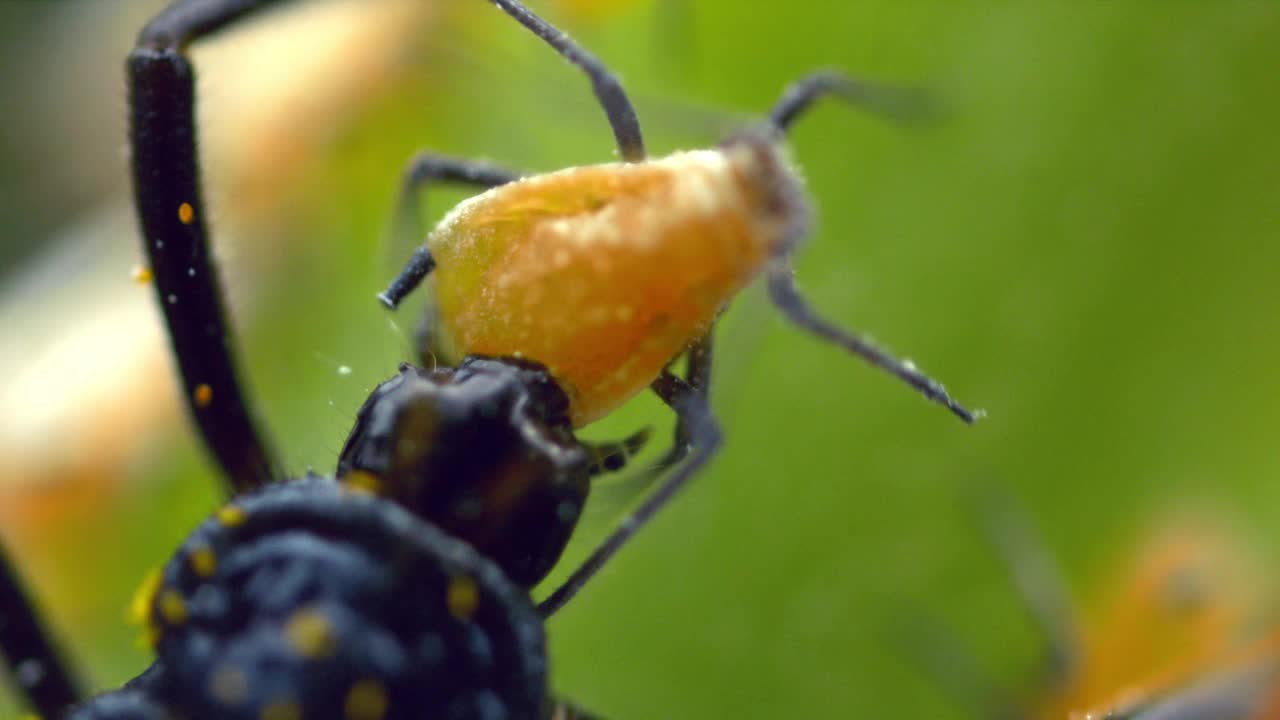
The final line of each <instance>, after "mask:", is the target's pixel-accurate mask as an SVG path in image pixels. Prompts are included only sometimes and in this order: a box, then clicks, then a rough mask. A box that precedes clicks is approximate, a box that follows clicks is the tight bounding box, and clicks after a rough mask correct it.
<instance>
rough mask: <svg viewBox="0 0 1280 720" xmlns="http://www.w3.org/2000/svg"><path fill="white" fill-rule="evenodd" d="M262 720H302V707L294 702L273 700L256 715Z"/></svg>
mask: <svg viewBox="0 0 1280 720" xmlns="http://www.w3.org/2000/svg"><path fill="white" fill-rule="evenodd" d="M258 717H259V718H261V719H262V720H302V707H301V706H299V705H298V703H297V702H296V701H294V700H273V701H271V702H269V703H267V704H266V705H264V706H263V707H262V712H260V713H258Z"/></svg>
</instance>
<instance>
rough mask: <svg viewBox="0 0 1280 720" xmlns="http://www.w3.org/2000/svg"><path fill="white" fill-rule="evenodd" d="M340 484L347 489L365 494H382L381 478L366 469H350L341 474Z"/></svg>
mask: <svg viewBox="0 0 1280 720" xmlns="http://www.w3.org/2000/svg"><path fill="white" fill-rule="evenodd" d="M342 484H343V486H344V487H346V488H347V489H348V490H350V491H352V492H357V493H365V494H367V495H381V494H382V479H381V478H379V477H378V476H377V475H374V474H373V473H371V472H369V471H368V470H352V471H350V472H348V473H347V474H345V475H343V476H342Z"/></svg>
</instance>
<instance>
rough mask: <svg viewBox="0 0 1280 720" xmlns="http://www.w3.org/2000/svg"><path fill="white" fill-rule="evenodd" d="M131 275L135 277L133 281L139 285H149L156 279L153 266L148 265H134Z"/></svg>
mask: <svg viewBox="0 0 1280 720" xmlns="http://www.w3.org/2000/svg"><path fill="white" fill-rule="evenodd" d="M130 275H131V276H132V277H133V281H134V282H136V283H138V284H139V285H148V284H150V283H151V281H152V280H155V279H156V275H155V273H153V272H151V268H149V267H147V266H146V265H134V266H133V271H132V272H131V273H130Z"/></svg>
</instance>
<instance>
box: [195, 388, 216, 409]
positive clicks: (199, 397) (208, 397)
mask: <svg viewBox="0 0 1280 720" xmlns="http://www.w3.org/2000/svg"><path fill="white" fill-rule="evenodd" d="M191 399H192V400H194V401H195V403H196V407H198V408H201V409H204V408H207V407H209V404H210V403H212V402H213V388H211V387H209V386H208V385H206V384H204V383H200V384H199V385H197V386H196V389H195V390H194V391H193V392H192V393H191Z"/></svg>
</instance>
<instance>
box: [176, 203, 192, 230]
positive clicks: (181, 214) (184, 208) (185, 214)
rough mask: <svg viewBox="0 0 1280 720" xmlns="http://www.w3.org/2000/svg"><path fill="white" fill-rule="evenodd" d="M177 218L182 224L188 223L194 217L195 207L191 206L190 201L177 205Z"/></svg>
mask: <svg viewBox="0 0 1280 720" xmlns="http://www.w3.org/2000/svg"><path fill="white" fill-rule="evenodd" d="M178 219H179V220H181V221H182V224H183V225H190V224H191V221H192V220H195V219H196V209H195V208H193V207H191V203H182V204H181V205H179V206H178Z"/></svg>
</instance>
